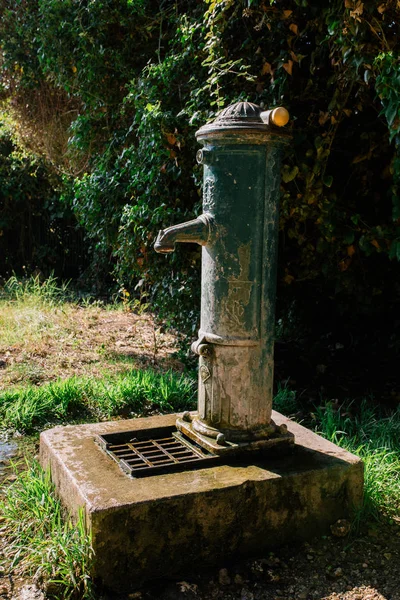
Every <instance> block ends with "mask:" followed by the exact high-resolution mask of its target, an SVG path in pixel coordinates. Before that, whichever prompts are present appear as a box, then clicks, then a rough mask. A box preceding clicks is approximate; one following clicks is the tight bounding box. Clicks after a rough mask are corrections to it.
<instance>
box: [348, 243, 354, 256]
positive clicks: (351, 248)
mask: <svg viewBox="0 0 400 600" xmlns="http://www.w3.org/2000/svg"><path fill="white" fill-rule="evenodd" d="M355 252H356V249H355V248H354V246H353V245H351V246H347V255H348V256H353V254H355Z"/></svg>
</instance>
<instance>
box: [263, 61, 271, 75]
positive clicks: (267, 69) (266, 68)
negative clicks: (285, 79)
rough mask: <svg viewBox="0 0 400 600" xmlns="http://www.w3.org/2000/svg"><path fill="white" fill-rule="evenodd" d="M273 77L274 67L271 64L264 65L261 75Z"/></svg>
mask: <svg viewBox="0 0 400 600" xmlns="http://www.w3.org/2000/svg"><path fill="white" fill-rule="evenodd" d="M267 74H268V75H272V66H271V63H269V62H265V63H264V64H263V68H262V69H261V75H267Z"/></svg>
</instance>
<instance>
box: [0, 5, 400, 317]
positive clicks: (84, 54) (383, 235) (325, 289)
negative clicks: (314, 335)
mask: <svg viewBox="0 0 400 600" xmlns="http://www.w3.org/2000/svg"><path fill="white" fill-rule="evenodd" d="M397 4H398V3H397V2H396V0H382V2H375V1H374V0H366V1H365V2H361V0H335V1H324V2H316V0H271V1H266V0H236V1H234V0H208V1H207V2H205V3H200V2H198V1H197V0H176V1H175V2H172V1H167V0H159V1H156V0H154V1H152V0H123V1H118V2H117V1H116V0H81V1H79V2H78V1H76V0H0V10H1V13H2V20H1V24H0V39H1V40H2V46H1V62H2V79H1V88H0V90H1V92H0V93H1V95H2V97H3V98H4V100H5V101H8V105H7V110H8V112H9V113H11V114H12V115H13V117H14V119H15V120H16V121H17V122H18V123H20V125H21V130H22V133H21V136H20V139H21V142H22V143H25V145H26V144H28V145H30V146H31V148H33V149H34V150H35V151H36V152H40V153H41V154H42V155H43V156H45V157H46V158H47V160H48V161H50V162H51V163H52V164H53V166H54V168H55V169H56V170H58V171H61V172H63V173H64V176H65V177H67V178H69V181H70V183H71V182H72V183H71V185H69V186H68V187H67V188H66V191H65V193H64V202H67V203H69V204H70V206H72V207H73V210H74V212H75V214H76V215H77V217H78V219H79V222H80V224H81V225H82V226H83V227H84V229H85V231H86V235H87V237H88V239H89V240H90V243H91V252H92V255H91V256H92V261H93V262H94V263H96V265H97V266H98V268H100V271H99V272H100V273H103V274H104V273H112V274H113V277H114V278H115V279H116V280H117V282H118V284H119V286H120V288H121V289H122V290H128V291H129V292H130V293H132V292H133V291H134V290H136V293H140V294H142V296H145V295H147V294H149V293H150V294H151V297H152V300H153V302H155V303H156V304H157V306H158V308H159V309H163V308H164V309H165V307H167V306H169V308H168V310H169V312H170V313H171V310H172V312H174V311H175V312H176V307H177V306H179V307H180V309H181V310H182V312H183V313H184V314H185V316H186V317H187V319H188V322H191V323H193V321H194V319H193V317H194V312H193V311H194V308H193V307H194V305H196V304H197V302H194V301H193V295H196V294H197V293H198V287H199V270H198V266H199V260H200V258H199V257H200V254H199V251H198V249H197V248H196V247H185V249H182V248H179V249H177V252H176V253H175V254H174V255H172V256H171V257H168V258H165V257H160V256H158V255H155V253H154V252H153V251H152V242H153V240H154V237H155V235H156V232H157V230H158V229H159V228H160V227H165V226H168V225H171V224H173V223H176V222H180V221H182V220H185V219H187V218H189V217H191V216H192V215H193V214H195V213H197V212H198V211H199V210H200V192H199V190H200V186H201V169H200V168H199V167H198V166H196V163H195V151H196V142H195V139H194V132H195V131H196V129H197V128H198V127H199V126H200V125H202V124H204V122H205V121H206V120H207V119H209V118H211V117H213V116H214V115H215V114H216V112H217V111H218V110H219V109H220V108H221V107H223V106H226V105H227V104H228V103H230V102H232V101H236V100H238V99H244V98H246V99H248V100H250V101H253V102H256V103H264V104H265V106H267V107H270V106H275V105H284V106H286V107H287V108H288V109H289V111H290V113H291V115H292V120H293V144H292V145H291V147H290V148H289V149H288V150H287V154H286V156H285V160H284V167H283V181H282V205H281V251H280V274H279V289H280V293H281V296H282V297H284V298H286V299H290V298H292V297H294V298H296V301H297V303H298V305H299V306H302V307H303V309H304V310H306V309H307V307H311V308H312V311H313V314H315V312H314V311H315V303H316V302H319V304H320V306H321V309H323V310H326V307H327V304H326V302H325V301H324V302H322V300H321V299H322V298H323V299H328V300H334V301H335V304H336V306H338V307H339V308H340V309H341V310H342V311H344V312H347V313H354V312H356V311H358V310H361V311H365V312H366V313H371V311H374V310H381V309H382V306H385V307H386V310H387V309H388V305H389V304H391V306H392V308H393V307H394V305H395V304H396V303H398V297H399V294H398V291H399V290H398V284H397V281H398V275H399V268H398V262H397V261H398V260H399V259H400V199H399V195H398V185H399V178H400V153H399V146H400V112H399V107H400V66H399V57H398V38H399V16H400V14H399V13H400V11H399V9H398V6H397ZM124 293H125V294H126V293H128V292H124ZM171 297H172V298H173V303H172V308H171ZM310 297H311V298H312V299H313V300H312V301H310Z"/></svg>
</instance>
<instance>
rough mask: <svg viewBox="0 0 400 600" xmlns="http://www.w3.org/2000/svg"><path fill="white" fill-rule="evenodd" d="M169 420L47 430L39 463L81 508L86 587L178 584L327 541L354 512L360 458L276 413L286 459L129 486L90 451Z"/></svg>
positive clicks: (72, 505) (73, 506)
mask: <svg viewBox="0 0 400 600" xmlns="http://www.w3.org/2000/svg"><path fill="white" fill-rule="evenodd" d="M175 419H176V415H166V416H161V417H151V418H147V419H132V420H126V421H113V422H109V423H96V424H89V425H77V426H66V427H55V428H53V429H50V430H48V431H45V432H44V433H42V435H41V443H40V457H41V463H42V465H43V467H45V468H50V469H51V473H52V478H53V481H54V483H55V485H56V488H57V491H58V494H59V495H60V497H61V499H62V501H63V503H64V504H65V506H66V507H67V509H68V510H69V511H70V512H71V513H72V514H75V515H76V514H77V512H78V510H79V508H80V507H83V508H84V510H85V512H86V516H87V523H88V526H89V527H90V528H91V531H92V538H93V548H94V551H95V554H96V558H95V566H94V577H95V578H98V579H100V580H101V581H102V583H103V584H104V585H105V586H106V587H107V588H109V589H110V590H113V591H114V592H128V591H130V590H134V589H135V588H138V587H140V586H141V585H142V584H143V583H144V582H145V581H147V580H150V579H151V580H154V579H156V578H162V577H170V576H182V575H184V574H186V575H187V574H188V573H190V571H192V570H194V569H196V568H199V567H200V566H201V565H203V566H206V565H211V564H212V565H216V564H218V563H220V564H221V563H223V562H224V561H226V560H227V559H229V558H231V557H238V556H240V555H248V554H256V553H259V552H261V551H262V550H265V549H270V548H273V547H276V546H278V545H282V544H286V543H289V542H294V541H299V540H305V539H309V538H311V537H312V536H314V535H322V534H324V533H326V532H329V527H330V525H331V524H333V523H335V522H336V521H337V520H338V519H341V518H346V517H347V518H349V517H350V516H351V513H352V510H354V509H355V508H357V507H360V506H361V503H362V493H363V465H362V462H361V461H360V459H359V458H357V457H356V456H353V455H352V454H350V453H349V452H346V451H345V450H342V449H341V448H338V447H337V446H335V445H334V444H332V443H330V442H328V441H326V440H324V439H322V438H321V437H319V436H318V435H316V434H314V433H312V432H311V431H308V430H307V429H305V428H304V427H302V426H301V425H298V424H296V423H293V422H292V421H290V420H289V419H286V418H285V417H283V416H282V415H280V414H279V413H276V412H274V413H273V419H274V421H275V422H276V423H277V424H278V425H280V424H286V425H287V426H288V429H289V431H290V432H292V433H293V434H294V435H295V440H296V444H295V446H294V448H293V450H292V451H291V452H290V453H289V454H286V455H285V456H276V455H275V456H270V457H264V458H260V457H258V458H250V457H248V456H246V463H245V462H244V461H243V463H235V464H231V465H214V466H212V467H209V468H202V469H199V470H193V471H185V472H181V473H170V474H164V475H155V476H151V477H146V478H144V479H132V478H130V477H129V476H127V475H126V474H124V473H123V472H122V470H121V469H120V468H119V466H118V465H117V464H116V463H115V462H114V461H113V460H112V459H111V458H110V457H108V456H107V455H106V454H105V453H104V452H103V451H102V450H101V449H100V448H99V446H98V445H97V444H95V443H94V436H95V435H96V434H105V433H113V432H118V431H128V430H144V429H149V428H153V427H167V426H171V425H173V424H174V422H175Z"/></svg>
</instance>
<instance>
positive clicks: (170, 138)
mask: <svg viewBox="0 0 400 600" xmlns="http://www.w3.org/2000/svg"><path fill="white" fill-rule="evenodd" d="M165 137H166V138H167V142H168V144H170V145H171V146H175V144H176V137H175V136H174V134H173V133H166V134H165Z"/></svg>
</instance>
